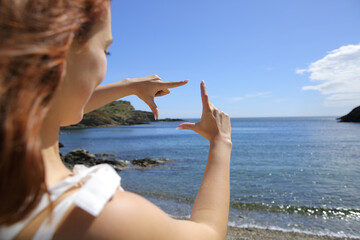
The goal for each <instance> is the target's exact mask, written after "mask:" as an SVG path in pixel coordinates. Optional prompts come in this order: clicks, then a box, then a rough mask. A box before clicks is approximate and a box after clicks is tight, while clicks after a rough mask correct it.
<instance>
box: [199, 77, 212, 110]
mask: <svg viewBox="0 0 360 240" xmlns="http://www.w3.org/2000/svg"><path fill="white" fill-rule="evenodd" d="M200 88H201V100H202V105H203V110H209V109H210V103H209V96H208V94H207V91H206V86H205V82H204V80H202V81H201V84H200Z"/></svg>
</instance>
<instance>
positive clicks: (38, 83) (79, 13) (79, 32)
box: [0, 0, 109, 225]
mask: <svg viewBox="0 0 360 240" xmlns="http://www.w3.org/2000/svg"><path fill="white" fill-rule="evenodd" d="M108 3H109V0H0V196H1V203H0V225H2V224H12V223H15V222H17V221H19V220H21V219H23V218H24V217H25V216H27V215H28V214H29V213H30V212H31V211H32V210H33V209H34V207H35V206H37V204H38V203H39V201H40V199H41V197H42V195H43V193H45V192H46V191H47V188H46V185H45V171H44V162H43V159H42V156H41V142H40V137H39V130H40V127H41V124H42V121H43V119H44V117H45V115H46V113H47V110H48V108H49V105H50V103H51V100H52V98H53V96H54V93H55V91H56V90H57V88H58V86H59V85H60V83H61V81H62V79H63V78H64V69H65V59H66V55H67V52H68V49H69V47H70V45H71V44H72V42H73V41H74V40H76V41H78V42H79V43H80V44H84V43H85V42H86V41H87V39H88V37H89V34H90V30H91V28H92V26H93V25H94V24H95V23H97V22H99V21H102V20H104V15H105V13H106V9H107V7H108Z"/></svg>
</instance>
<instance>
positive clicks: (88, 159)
mask: <svg viewBox="0 0 360 240" xmlns="http://www.w3.org/2000/svg"><path fill="white" fill-rule="evenodd" d="M98 156H102V157H108V156H111V154H98ZM63 162H64V164H65V166H66V167H67V168H68V169H70V170H72V169H73V167H74V165H76V164H82V165H85V166H87V167H91V166H95V165H98V164H104V163H106V164H109V165H110V166H112V167H113V168H114V169H115V170H118V171H121V170H123V169H124V168H125V167H126V166H127V164H126V163H125V161H121V160H115V159H114V158H112V159H102V158H96V156H95V155H94V154H91V153H90V152H89V151H87V150H85V149H81V148H78V149H75V150H73V151H71V152H69V153H68V154H66V156H65V157H63Z"/></svg>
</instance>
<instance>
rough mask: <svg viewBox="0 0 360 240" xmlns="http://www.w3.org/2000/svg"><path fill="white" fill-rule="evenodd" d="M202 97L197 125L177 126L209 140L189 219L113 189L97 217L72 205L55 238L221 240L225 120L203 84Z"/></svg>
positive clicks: (225, 202) (227, 141) (226, 187)
mask: <svg viewBox="0 0 360 240" xmlns="http://www.w3.org/2000/svg"><path fill="white" fill-rule="evenodd" d="M201 93H202V102H203V114H202V116H201V119H200V121H199V122H197V123H182V124H180V125H179V129H188V130H193V131H195V132H197V133H199V134H201V135H202V136H204V137H205V138H206V139H208V140H209V142H210V149H209V155H208V161H207V165H206V169H205V173H204V176H203V180H202V183H201V185H200V188H199V191H198V194H197V196H196V199H195V203H194V206H193V210H192V213H191V217H190V221H189V220H176V219H173V218H171V217H170V216H168V215H167V214H166V213H165V212H163V211H162V210H161V209H159V208H158V207H157V206H155V205H154V204H152V203H151V202H149V201H148V200H146V199H144V198H143V197H141V196H139V195H137V194H134V193H130V192H126V191H124V192H120V191H118V192H117V193H116V194H115V196H114V197H113V199H112V200H111V201H110V202H109V203H108V204H107V205H106V206H105V208H104V210H103V211H102V212H101V214H100V215H99V216H98V217H96V218H94V217H92V216H90V215H89V214H88V213H86V212H84V211H82V210H81V209H79V208H77V207H74V209H73V210H72V211H71V213H70V214H69V215H68V216H67V217H66V219H65V221H64V224H63V225H62V226H61V228H60V229H59V231H58V232H57V233H56V235H55V237H54V239H126V240H140V239H150V240H152V239H153V240H169V239H171V240H187V239H194V240H195V239H196V240H221V239H225V236H226V231H227V223H228V213H229V198H230V176H229V175H230V174H229V172H230V154H231V148H232V143H231V126H230V118H229V116H228V115H227V114H225V113H223V112H221V111H219V110H217V109H216V108H215V107H214V106H213V105H212V104H211V103H210V102H209V101H208V96H207V93H206V88H205V84H204V83H202V84H201ZM79 223H82V225H81V227H79V226H78V225H79ZM74 226H77V227H74Z"/></svg>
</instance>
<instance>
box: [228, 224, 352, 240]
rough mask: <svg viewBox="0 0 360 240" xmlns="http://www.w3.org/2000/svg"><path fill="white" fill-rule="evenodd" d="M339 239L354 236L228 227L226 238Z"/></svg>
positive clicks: (239, 239)
mask: <svg viewBox="0 0 360 240" xmlns="http://www.w3.org/2000/svg"><path fill="white" fill-rule="evenodd" d="M263 239H264V240H339V239H355V238H337V237H330V236H317V235H309V234H305V233H296V232H282V231H276V230H267V229H258V228H236V227H228V233H227V236H226V240H263Z"/></svg>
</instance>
